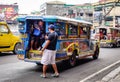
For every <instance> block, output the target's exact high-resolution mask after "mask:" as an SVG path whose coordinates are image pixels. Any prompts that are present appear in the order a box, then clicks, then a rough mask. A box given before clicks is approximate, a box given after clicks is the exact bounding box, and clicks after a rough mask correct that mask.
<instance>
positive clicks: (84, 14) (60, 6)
mask: <svg viewBox="0 0 120 82" xmlns="http://www.w3.org/2000/svg"><path fill="white" fill-rule="evenodd" d="M40 15H58V16H65V17H69V18H77V19H84V20H87V21H90V22H92V19H93V6H92V5H91V4H81V5H71V4H66V3H64V2H61V1H51V2H46V3H44V4H42V5H41V6H40Z"/></svg>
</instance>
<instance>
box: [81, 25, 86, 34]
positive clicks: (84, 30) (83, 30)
mask: <svg viewBox="0 0 120 82" xmlns="http://www.w3.org/2000/svg"><path fill="white" fill-rule="evenodd" d="M80 34H82V35H86V34H87V28H86V27H80Z"/></svg>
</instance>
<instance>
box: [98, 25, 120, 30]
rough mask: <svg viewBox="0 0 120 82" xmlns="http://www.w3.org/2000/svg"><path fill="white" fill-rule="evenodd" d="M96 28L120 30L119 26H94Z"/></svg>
mask: <svg viewBox="0 0 120 82" xmlns="http://www.w3.org/2000/svg"><path fill="white" fill-rule="evenodd" d="M96 28H105V29H108V28H109V29H116V30H120V28H116V27H108V26H100V27H96Z"/></svg>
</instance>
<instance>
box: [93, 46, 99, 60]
mask: <svg viewBox="0 0 120 82" xmlns="http://www.w3.org/2000/svg"><path fill="white" fill-rule="evenodd" d="M98 56H99V47H98V46H96V50H95V52H94V55H93V59H98Z"/></svg>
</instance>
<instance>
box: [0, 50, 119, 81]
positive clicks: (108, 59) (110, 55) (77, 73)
mask: <svg viewBox="0 0 120 82" xmlns="http://www.w3.org/2000/svg"><path fill="white" fill-rule="evenodd" d="M119 53H120V48H101V49H100V56H99V59H97V60H93V59H92V57H88V58H85V59H81V60H78V62H77V65H76V66H75V67H70V66H68V65H66V64H64V63H63V62H59V63H57V66H58V70H59V72H60V77H59V78H53V77H51V74H52V73H53V69H52V67H51V66H49V68H48V70H47V76H48V78H46V79H44V78H41V77H40V74H41V73H42V67H41V66H37V65H36V64H34V63H28V62H24V61H21V60H18V59H17V56H16V55H13V54H11V53H1V54H0V69H1V70H0V82H79V81H80V80H82V79H84V78H85V77H87V76H89V75H91V74H93V73H95V72H97V71H99V70H101V69H103V68H105V67H106V66H108V65H110V64H112V63H114V62H116V61H118V60H120V54H119Z"/></svg>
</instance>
